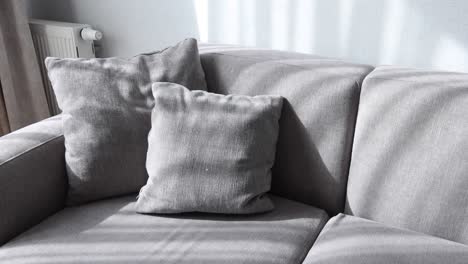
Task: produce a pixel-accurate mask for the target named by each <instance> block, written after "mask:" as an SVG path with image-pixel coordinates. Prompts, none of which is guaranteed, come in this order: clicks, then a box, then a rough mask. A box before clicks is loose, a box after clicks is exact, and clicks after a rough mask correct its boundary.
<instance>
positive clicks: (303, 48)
mask: <svg viewBox="0 0 468 264" xmlns="http://www.w3.org/2000/svg"><path fill="white" fill-rule="evenodd" d="M315 6H316V2H315V1H310V0H297V7H296V8H297V14H296V18H295V21H294V27H295V29H296V31H295V36H294V47H293V48H294V50H296V51H299V52H310V51H311V50H314V48H315V42H314V41H315V39H314V37H315V34H316V33H315V26H316V25H315V10H316V8H315Z"/></svg>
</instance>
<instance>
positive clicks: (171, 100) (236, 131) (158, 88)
mask: <svg viewBox="0 0 468 264" xmlns="http://www.w3.org/2000/svg"><path fill="white" fill-rule="evenodd" d="M153 95H154V98H155V106H154V109H153V112H152V116H151V125H152V129H151V131H150V133H149V136H148V142H149V145H148V155H147V160H146V168H147V170H148V174H149V179H148V182H147V184H146V185H145V186H144V187H143V188H142V189H141V191H140V195H139V198H138V201H137V203H136V210H137V212H139V213H181V212H209V213H224V214H248V213H258V212H265V211H269V210H272V209H273V204H272V202H271V200H270V199H269V197H268V196H267V194H266V193H267V192H268V191H269V190H270V184H271V167H272V166H273V163H274V159H275V150H276V141H277V138H278V129H279V118H280V116H281V108H282V102H283V99H282V97H280V96H268V95H264V96H255V97H250V96H242V95H227V96H225V95H219V94H213V93H208V92H204V91H189V90H188V89H186V88H185V87H183V86H181V85H178V84H173V83H155V84H154V85H153Z"/></svg>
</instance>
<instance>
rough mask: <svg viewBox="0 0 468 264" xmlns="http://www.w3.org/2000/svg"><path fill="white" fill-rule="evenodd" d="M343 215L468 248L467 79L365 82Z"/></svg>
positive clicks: (390, 73)
mask: <svg viewBox="0 0 468 264" xmlns="http://www.w3.org/2000/svg"><path fill="white" fill-rule="evenodd" d="M345 212H346V213H348V214H352V215H356V216H360V217H364V218H368V219H371V220H375V221H379V222H382V223H386V224H389V225H393V226H397V227H402V228H407V229H412V230H415V231H419V232H423V233H427V234H430V235H435V236H439V237H443V238H446V239H450V240H453V241H457V242H462V243H468V74H460V73H443V72H425V71H420V70H408V69H401V68H395V67H378V68H377V69H376V70H375V71H373V72H372V73H371V74H369V76H367V77H366V79H365V80H364V83H363V87H362V93H361V99H360V105H359V112H358V118H357V124H356V131H355V140H354V145H353V152H352V159H351V165H350V172H349V184H348V189H347V206H346V210H345Z"/></svg>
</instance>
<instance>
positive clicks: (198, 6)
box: [193, 0, 209, 42]
mask: <svg viewBox="0 0 468 264" xmlns="http://www.w3.org/2000/svg"><path fill="white" fill-rule="evenodd" d="M193 5H194V6H195V13H196V17H197V24H198V34H199V36H200V42H208V41H209V39H208V23H209V21H208V0H193Z"/></svg>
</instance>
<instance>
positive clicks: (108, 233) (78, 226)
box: [0, 196, 328, 264]
mask: <svg viewBox="0 0 468 264" xmlns="http://www.w3.org/2000/svg"><path fill="white" fill-rule="evenodd" d="M271 198H272V200H273V202H274V203H275V210H273V211H271V212H269V213H264V214H256V215H248V216H240V215H238V216H227V215H214V214H199V213H198V214H197V213H191V214H181V215H171V216H166V215H164V216H156V215H142V214H136V213H135V208H134V206H135V196H126V197H122V198H115V199H110V200H104V201H99V202H94V203H90V204H87V205H82V206H78V207H68V208H66V209H64V210H62V211H60V212H59V213H57V214H55V215H53V216H51V217H50V218H48V219H46V220H45V221H44V222H42V223H41V224H39V225H37V226H35V227H33V228H32V229H30V230H29V231H27V232H25V233H23V234H22V235H20V236H19V237H17V238H15V239H14V240H12V241H10V242H9V243H7V244H5V245H4V246H3V247H1V248H0V263H9V264H14V263H35V264H38V263H39V264H40V263H49V264H54V263H206V264H210V263H301V261H302V260H303V259H304V257H305V255H306V254H307V252H308V251H309V249H310V247H311V246H312V244H313V242H314V241H315V238H316V237H317V235H318V234H319V233H320V230H321V229H322V228H323V226H324V225H325V223H326V222H327V220H328V216H327V214H326V213H325V211H323V210H321V209H317V208H314V207H312V206H308V205H305V204H301V203H298V202H294V201H290V200H286V199H284V198H280V197H277V196H271Z"/></svg>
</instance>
